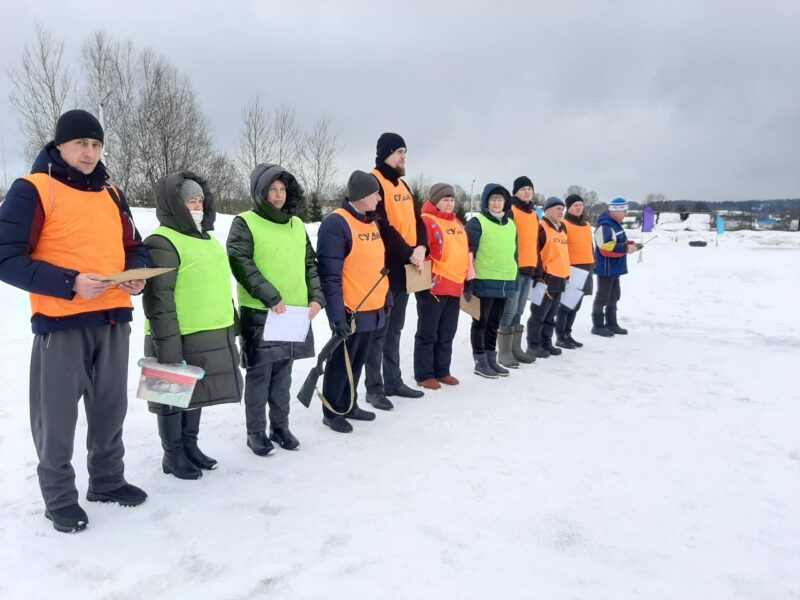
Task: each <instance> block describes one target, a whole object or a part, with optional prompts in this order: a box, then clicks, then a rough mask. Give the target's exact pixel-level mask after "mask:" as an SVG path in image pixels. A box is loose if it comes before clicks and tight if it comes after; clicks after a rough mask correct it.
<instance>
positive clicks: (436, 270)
mask: <svg viewBox="0 0 800 600" xmlns="http://www.w3.org/2000/svg"><path fill="white" fill-rule="evenodd" d="M422 219H423V220H425V219H430V220H431V221H433V222H434V223H436V224H437V225H438V226H439V229H440V230H441V232H442V234H443V235H442V258H440V259H439V260H435V259H433V258H431V271H433V274H434V275H439V276H440V277H444V278H445V279H449V280H450V281H454V282H456V283H464V280H466V278H467V272H468V271H469V240H468V239H467V232H466V231H465V230H464V227H463V226H462V225H461V223H459V222H458V221H456V220H455V219H453V220H449V219H442V218H441V217H437V216H435V215H432V214H430V213H424V214H423V215H422Z"/></svg>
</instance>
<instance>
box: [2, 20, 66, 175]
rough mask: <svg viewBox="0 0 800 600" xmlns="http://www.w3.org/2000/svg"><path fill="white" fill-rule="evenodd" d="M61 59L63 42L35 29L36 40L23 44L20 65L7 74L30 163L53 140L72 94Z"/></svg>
mask: <svg viewBox="0 0 800 600" xmlns="http://www.w3.org/2000/svg"><path fill="white" fill-rule="evenodd" d="M63 58H64V42H63V40H58V39H56V38H55V37H54V36H53V34H52V32H50V31H49V30H48V29H45V28H44V27H43V26H42V25H37V26H36V40H35V41H34V42H33V44H25V48H24V50H23V53H22V61H21V63H20V64H19V66H18V67H12V68H11V69H9V71H8V76H9V79H10V80H11V87H12V91H11V94H10V96H9V99H10V100H11V106H12V107H13V108H14V110H15V111H16V113H17V120H18V123H19V128H20V132H21V133H22V136H23V139H24V140H25V142H24V144H25V146H24V152H25V157H26V158H27V159H30V160H33V158H35V156H36V154H37V152H38V151H39V149H41V148H42V147H43V146H44V145H45V144H47V143H48V142H49V141H50V140H52V139H53V132H54V131H55V126H56V121H58V117H59V116H60V115H61V113H62V112H64V107H65V104H66V102H67V97H68V96H69V95H70V91H71V90H72V86H71V83H70V81H71V79H70V74H69V70H68V69H67V66H66V65H65V64H64V60H63Z"/></svg>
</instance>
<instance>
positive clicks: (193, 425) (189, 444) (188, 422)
mask: <svg viewBox="0 0 800 600" xmlns="http://www.w3.org/2000/svg"><path fill="white" fill-rule="evenodd" d="M201 411H202V409H201V408H196V409H195V410H185V411H183V413H181V415H182V425H183V430H182V437H183V452H184V454H186V458H188V459H189V462H191V463H192V464H193V465H194V466H195V467H197V468H198V469H204V470H206V471H210V470H212V469H214V468H215V467H216V466H217V461H216V460H215V459H213V458H211V457H210V456H207V455H206V454H204V453H203V451H202V450H200V448H198V447H197V435H198V434H199V433H200V414H201Z"/></svg>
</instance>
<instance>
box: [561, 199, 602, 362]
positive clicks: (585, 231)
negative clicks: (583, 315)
mask: <svg viewBox="0 0 800 600" xmlns="http://www.w3.org/2000/svg"><path fill="white" fill-rule="evenodd" d="M564 203H565V204H566V207H567V214H566V215H565V216H564V221H562V223H563V225H564V228H565V229H566V231H567V247H568V248H569V263H570V265H572V266H573V267H575V268H576V269H582V270H584V271H588V272H589V275H588V276H587V277H586V283H585V284H584V286H583V293H584V295H585V296H591V295H592V292H593V291H594V285H593V281H594V277H592V274H593V273H594V243H593V242H592V226H591V224H590V223H589V222H588V221H587V220H586V219H585V218H584V216H583V207H584V203H583V198H581V197H580V196H579V195H578V194H570V195H569V196H567V198H566V200H564ZM582 302H583V298H582V297H581V299H580V300H578V303H577V304H576V305H575V308H567V307H566V306H564V305H563V304H561V305H559V307H558V316H557V317H556V346H559V347H560V348H568V349H571V348H580V347H581V346H583V344H582V343H580V342H579V341H578V340H576V339H575V338H574V337H572V325H573V323H575V316H576V315H577V314H578V311H579V310H580V308H581V303H582Z"/></svg>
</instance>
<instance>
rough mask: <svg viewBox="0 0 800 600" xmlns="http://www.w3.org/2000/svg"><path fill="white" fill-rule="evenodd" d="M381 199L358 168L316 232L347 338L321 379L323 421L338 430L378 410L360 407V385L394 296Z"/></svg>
mask: <svg viewBox="0 0 800 600" xmlns="http://www.w3.org/2000/svg"><path fill="white" fill-rule="evenodd" d="M380 201H381V196H380V185H379V184H378V180H377V179H376V177H375V176H374V175H373V174H371V173H364V172H363V171H353V173H352V174H351V175H350V179H349V180H348V181H347V197H346V198H344V200H343V201H342V206H341V208H337V209H336V210H335V211H333V212H332V213H331V214H329V215H328V216H327V217H325V219H324V220H323V221H322V224H321V225H320V228H319V233H318V234H317V255H318V257H319V275H320V279H321V280H322V289H323V291H324V293H325V301H326V303H327V304H326V306H325V311H326V313H327V314H328V321H329V322H330V325H331V329H332V330H333V333H334V335H336V336H338V337H339V338H340V339H341V340H342V343H340V344H339V345H338V346H336V349H335V350H334V351H333V354H331V357H330V358H329V359H328V365H327V367H326V369H325V377H324V379H323V380H322V395H323V396H324V397H325V402H323V404H322V423H323V424H324V425H326V426H327V427H330V428H331V430H332V431H336V432H337V433H350V432H351V431H353V426H352V425H351V424H350V421H372V420H374V419H375V413H374V412H372V411H368V410H363V409H362V408H360V407H359V406H358V402H357V396H356V387H357V386H358V380H359V378H360V377H361V370H362V368H363V367H364V363H365V362H366V360H367V354H368V352H369V349H370V346H371V345H372V344H373V342H374V338H375V336H376V335H377V334H378V333H379V332H380V331H381V329H382V328H383V327H384V326H385V325H386V320H387V304H388V301H389V298H390V297H391V296H390V294H391V293H390V291H389V282H388V281H387V279H386V276H385V268H386V265H385V263H384V256H385V254H384V252H385V248H384V245H383V238H382V237H381V232H380V229H378V224H377V222H376V221H377V220H378V219H379V217H378V214H377V212H376V210H375V209H376V208H377V206H378V203H379V202H380ZM326 402H327V404H326Z"/></svg>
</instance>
